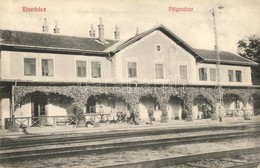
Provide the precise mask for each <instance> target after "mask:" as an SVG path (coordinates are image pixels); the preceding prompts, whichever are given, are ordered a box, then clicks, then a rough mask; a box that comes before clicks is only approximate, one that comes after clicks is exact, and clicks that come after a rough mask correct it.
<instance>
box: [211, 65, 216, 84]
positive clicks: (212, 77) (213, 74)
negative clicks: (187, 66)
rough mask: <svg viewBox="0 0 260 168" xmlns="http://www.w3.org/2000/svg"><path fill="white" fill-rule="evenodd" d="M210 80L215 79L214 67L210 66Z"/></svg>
mask: <svg viewBox="0 0 260 168" xmlns="http://www.w3.org/2000/svg"><path fill="white" fill-rule="evenodd" d="M209 71H210V81H216V69H214V68H210V69H209Z"/></svg>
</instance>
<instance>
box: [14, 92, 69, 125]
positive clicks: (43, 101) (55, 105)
mask: <svg viewBox="0 0 260 168" xmlns="http://www.w3.org/2000/svg"><path fill="white" fill-rule="evenodd" d="M19 100H20V101H19V102H17V103H18V105H17V107H16V110H15V112H14V117H15V118H17V121H18V122H19V123H22V124H26V125H27V126H48V125H49V126H53V125H54V124H55V125H58V124H60V123H61V122H62V124H65V123H66V122H67V117H68V116H73V107H72V102H73V99H72V98H70V97H67V96H64V95H61V94H57V93H44V92H41V91H36V92H32V93H28V94H26V95H25V96H23V97H21V98H20V99H19ZM24 117H27V118H28V119H23V118H24ZM61 118H62V119H61ZM61 120H62V121H61Z"/></svg>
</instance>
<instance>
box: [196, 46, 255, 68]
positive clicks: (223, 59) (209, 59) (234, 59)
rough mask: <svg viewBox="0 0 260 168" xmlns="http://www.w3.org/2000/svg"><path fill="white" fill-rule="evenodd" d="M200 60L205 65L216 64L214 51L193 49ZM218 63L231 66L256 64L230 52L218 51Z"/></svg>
mask: <svg viewBox="0 0 260 168" xmlns="http://www.w3.org/2000/svg"><path fill="white" fill-rule="evenodd" d="M194 50H195V51H196V52H197V53H198V54H199V55H200V56H201V57H202V58H203V61H202V62H205V63H216V62H217V56H216V51H214V50H204V49H194ZM219 56H220V63H223V64H232V65H250V66H257V65H258V63H256V62H254V61H251V60H249V59H247V58H244V57H242V56H239V55H236V54H233V53H231V52H226V51H219Z"/></svg>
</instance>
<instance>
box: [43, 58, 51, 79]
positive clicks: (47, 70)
mask: <svg viewBox="0 0 260 168" xmlns="http://www.w3.org/2000/svg"><path fill="white" fill-rule="evenodd" d="M42 76H53V60H52V59H42Z"/></svg>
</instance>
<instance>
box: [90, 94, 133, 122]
mask: <svg viewBox="0 0 260 168" xmlns="http://www.w3.org/2000/svg"><path fill="white" fill-rule="evenodd" d="M129 109H130V106H129V104H128V103H126V102H125V100H124V98H121V97H117V96H116V95H112V94H100V95H95V96H93V95H92V96H90V97H89V98H88V100H87V104H86V114H89V113H97V114H100V113H101V114H111V115H110V120H117V119H118V114H119V113H124V114H127V113H129Z"/></svg>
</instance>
